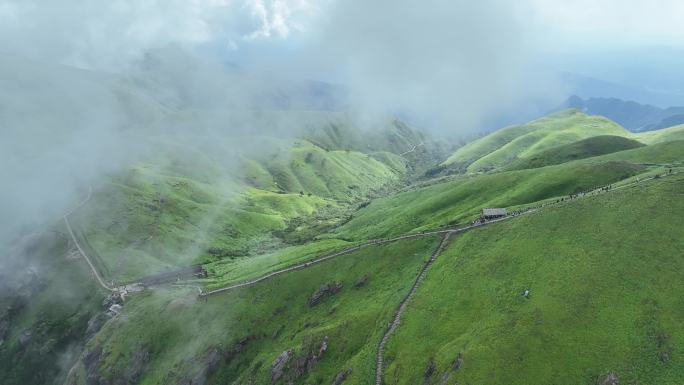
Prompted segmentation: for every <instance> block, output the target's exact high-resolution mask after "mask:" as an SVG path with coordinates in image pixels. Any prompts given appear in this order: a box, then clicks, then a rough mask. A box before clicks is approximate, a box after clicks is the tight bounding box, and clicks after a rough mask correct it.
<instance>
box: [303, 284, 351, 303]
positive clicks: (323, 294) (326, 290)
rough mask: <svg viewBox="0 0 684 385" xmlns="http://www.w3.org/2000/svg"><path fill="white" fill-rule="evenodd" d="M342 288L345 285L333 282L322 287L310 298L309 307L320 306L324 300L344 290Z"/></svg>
mask: <svg viewBox="0 0 684 385" xmlns="http://www.w3.org/2000/svg"><path fill="white" fill-rule="evenodd" d="M342 287H343V285H342V283H341V282H332V283H326V284H324V285H322V286H321V287H319V288H318V290H316V291H315V292H313V294H311V296H310V297H309V306H312V307H313V306H316V305H318V304H319V303H320V302H321V301H322V300H323V299H324V298H327V297H330V296H332V295H335V294H337V293H338V292H339V291H340V290H342Z"/></svg>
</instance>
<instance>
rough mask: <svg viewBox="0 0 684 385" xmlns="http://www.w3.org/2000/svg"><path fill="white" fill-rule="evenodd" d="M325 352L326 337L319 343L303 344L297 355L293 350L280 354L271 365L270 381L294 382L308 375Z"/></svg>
mask: <svg viewBox="0 0 684 385" xmlns="http://www.w3.org/2000/svg"><path fill="white" fill-rule="evenodd" d="M327 350H328V336H325V337H323V340H322V341H320V342H319V343H311V342H309V343H305V344H304V346H303V348H302V350H301V352H300V353H299V354H295V352H294V349H288V350H286V351H284V352H282V353H280V355H279V356H278V357H277V358H276V359H275V360H274V361H273V364H271V381H272V382H274V383H275V382H277V381H278V380H280V379H284V380H286V382H295V380H296V379H298V378H300V377H302V376H303V375H305V374H307V373H309V372H310V371H311V370H312V369H313V368H314V366H316V364H317V363H318V362H319V361H320V360H321V358H322V357H323V355H324V353H325V352H326V351H327Z"/></svg>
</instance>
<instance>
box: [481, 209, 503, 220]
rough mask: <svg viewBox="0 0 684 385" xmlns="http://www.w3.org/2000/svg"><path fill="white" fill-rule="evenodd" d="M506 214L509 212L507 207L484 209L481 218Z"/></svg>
mask: <svg viewBox="0 0 684 385" xmlns="http://www.w3.org/2000/svg"><path fill="white" fill-rule="evenodd" d="M506 215H508V212H506V209H482V213H481V214H480V218H482V219H496V218H501V217H505V216H506Z"/></svg>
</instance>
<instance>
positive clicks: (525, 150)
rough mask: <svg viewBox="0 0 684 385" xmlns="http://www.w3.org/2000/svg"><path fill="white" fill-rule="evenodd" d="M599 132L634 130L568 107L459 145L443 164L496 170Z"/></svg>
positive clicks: (615, 133)
mask: <svg viewBox="0 0 684 385" xmlns="http://www.w3.org/2000/svg"><path fill="white" fill-rule="evenodd" d="M599 135H612V136H623V137H629V136H630V135H631V133H630V132H629V131H627V130H625V129H624V128H622V127H620V126H619V125H618V124H616V123H614V122H612V121H610V120H608V119H606V118H603V117H600V116H588V115H585V114H583V113H581V112H579V111H577V110H566V111H561V112H557V113H554V114H551V115H549V116H547V117H544V118H541V119H537V120H534V121H532V122H530V123H528V124H524V125H519V126H511V127H506V128H502V129H501V130H498V131H496V132H494V133H492V134H489V135H487V136H485V137H483V138H481V139H478V140H476V141H473V142H471V143H469V144H466V145H465V146H463V147H461V148H459V149H458V150H456V151H455V152H454V153H453V154H452V155H451V156H449V158H447V160H446V161H444V162H443V163H442V164H443V165H444V166H448V167H451V168H457V169H465V170H467V171H469V172H477V171H486V170H493V169H495V168H499V167H502V166H504V165H507V164H508V163H510V162H512V161H514V160H517V159H519V158H528V157H531V156H534V155H537V154H539V153H541V152H543V151H545V150H548V149H550V148H552V147H557V146H561V145H565V144H570V143H573V142H576V141H578V140H582V139H586V138H590V137H593V136H599Z"/></svg>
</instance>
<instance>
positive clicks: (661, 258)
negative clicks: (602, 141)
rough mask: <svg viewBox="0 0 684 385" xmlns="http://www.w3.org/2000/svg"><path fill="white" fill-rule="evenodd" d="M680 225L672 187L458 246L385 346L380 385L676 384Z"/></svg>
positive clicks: (682, 268) (618, 195) (666, 182)
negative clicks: (611, 379)
mask: <svg viewBox="0 0 684 385" xmlns="http://www.w3.org/2000/svg"><path fill="white" fill-rule="evenodd" d="M683 216H684V177H682V176H677V177H672V178H665V179H662V180H659V181H655V182H653V183H652V184H650V185H648V186H645V185H642V186H635V187H631V188H628V189H625V190H619V191H615V192H612V193H609V194H604V195H599V196H596V197H589V198H585V199H582V200H578V201H572V202H568V203H567V204H565V205H563V206H562V207H558V208H550V209H547V210H545V211H543V212H540V213H537V214H532V215H530V216H528V217H522V218H520V219H517V220H515V221H510V222H505V223H501V224H496V225H493V226H491V227H487V228H483V229H478V230H476V231H472V232H469V233H467V234H465V235H463V236H460V237H457V238H455V239H454V240H453V241H452V244H451V246H450V247H449V249H448V250H447V251H446V252H444V253H443V255H442V257H441V258H440V259H439V260H438V261H437V262H436V263H435V265H434V266H433V269H432V270H431V271H430V272H429V273H428V276H427V279H426V280H425V283H424V285H423V286H422V287H421V290H419V292H418V294H417V295H416V297H415V300H414V301H413V302H412V303H411V305H410V306H409V310H408V311H407V313H406V315H405V317H404V321H403V322H402V326H401V327H400V328H399V329H398V331H397V333H396V335H395V338H393V339H392V340H391V341H390V343H389V344H388V347H387V359H388V361H390V362H391V363H390V366H389V368H388V370H387V372H386V376H385V378H386V382H387V383H388V384H395V383H396V384H416V383H434V384H437V383H448V384H455V383H459V384H462V383H471V384H482V383H487V384H595V383H600V380H599V379H601V378H604V377H605V376H606V375H607V374H608V373H609V372H614V373H616V374H617V375H618V377H619V378H620V383H626V384H636V383H642V384H680V383H681V382H682V378H684V361H682V353H684V350H683V348H684V332H683V331H682V328H681V324H682V322H684V313H682V311H681V309H682V306H684V303H683V302H682V298H681V295H680V293H681V292H682V290H684V280H683V279H684V259H683V258H682V256H684V242H682V239H683V236H684V229H683V228H682V226H681V218H682V217H683ZM526 288H527V289H529V290H530V297H529V299H525V298H524V297H523V296H522V292H523V290H525V289H526ZM426 325H430V327H425V326H426ZM459 354H460V355H461V358H462V363H461V364H460V368H458V369H454V367H453V364H454V362H455V361H456V360H457V358H458V357H459ZM430 365H432V366H433V373H432V375H431V376H430V378H429V379H425V378H424V374H425V373H426V368H427V367H428V366H430ZM447 377H448V378H449V380H448V381H446V382H441V381H442V380H443V379H444V378H447ZM597 380H599V381H598V382H597Z"/></svg>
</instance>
